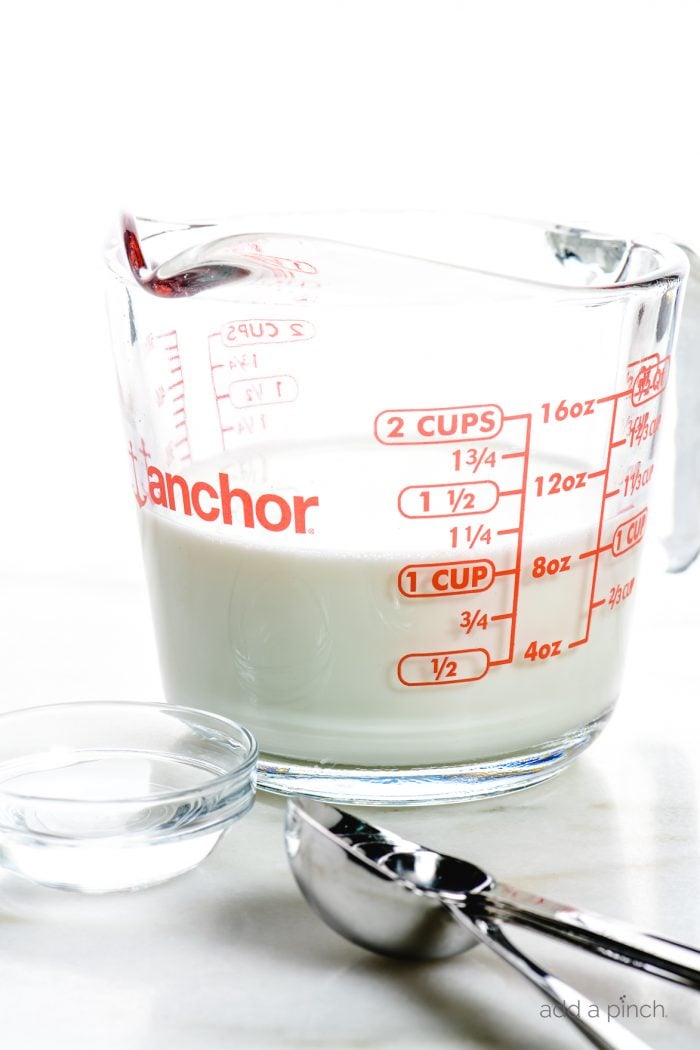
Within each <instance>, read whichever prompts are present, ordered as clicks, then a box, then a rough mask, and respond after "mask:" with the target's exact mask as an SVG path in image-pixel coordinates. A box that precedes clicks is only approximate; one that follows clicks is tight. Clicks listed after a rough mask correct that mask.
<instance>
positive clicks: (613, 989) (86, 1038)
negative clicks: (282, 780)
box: [0, 564, 700, 1050]
mask: <svg viewBox="0 0 700 1050" xmlns="http://www.w3.org/2000/svg"><path fill="white" fill-rule="evenodd" d="M2 584H3V586H2V591H1V593H2V596H3V597H2V602H1V604H0V630H1V631H2V637H3V639H4V641H5V643H6V644H5V645H4V646H3V649H4V653H3V661H4V665H3V672H4V684H5V689H4V691H3V695H2V700H1V701H0V708H1V709H3V710H9V709H10V708H12V707H19V706H28V705H30V704H35V703H39V702H52V701H59V700H65V699H88V698H93V699H109V698H121V699H154V698H157V697H160V696H161V695H162V693H161V687H160V683H159V679H158V672H157V665H156V660H155V652H154V648H153V642H152V638H151V631H150V624H149V619H148V608H147V603H146V597H145V591H144V588H143V587H141V586H138V585H135V584H128V583H122V584H119V583H111V584H110V583H107V582H99V581H94V580H85V581H80V580H79V579H75V578H71V579H70V580H60V579H55V580H51V579H46V578H43V579H38V578H31V577H26V576H25V577H19V576H18V577H16V578H13V577H11V576H6V577H5V578H4V579H3V581H2ZM640 591H641V593H640V594H639V597H638V607H637V610H636V623H635V634H634V641H633V645H632V651H631V652H630V654H629V659H628V664H627V673H626V677H625V687H624V691H623V696H622V698H621V701H620V704H619V707H618V710H617V712H616V715H615V717H614V718H613V720H612V723H611V724H610V726H609V727H608V728H607V729H606V731H605V732H604V734H603V736H602V737H601V739H600V740H599V741H598V742H597V743H596V744H595V745H594V746H593V748H592V749H591V750H590V751H589V752H588V753H586V754H585V755H584V756H582V757H581V758H580V759H578V761H577V762H576V763H574V765H573V766H572V767H571V768H570V769H569V770H567V771H566V772H564V773H563V774H561V775H560V776H559V777H557V778H555V779H554V780H552V781H549V782H548V783H546V784H543V785H540V786H538V787H535V788H530V789H528V790H526V791H523V792H520V793H517V794H514V795H511V796H506V797H503V798H501V799H498V800H488V801H483V802H476V803H467V804H464V805H459V806H447V807H442V808H425V809H413V810H390V811H389V810H383V811H376V810H375V811H373V814H372V819H375V820H377V819H379V822H380V823H383V824H385V825H386V826H388V827H391V828H394V829H396V830H398V831H399V832H402V833H404V834H405V835H407V836H408V837H411V838H414V839H416V840H418V841H422V842H424V843H425V844H426V845H430V846H433V847H435V848H438V849H443V850H446V851H448V852H451V853H457V854H460V855H463V856H466V857H469V858H471V859H473V860H474V861H476V862H477V863H479V864H481V865H482V866H484V867H486V868H488V869H490V870H491V871H493V872H495V873H497V874H498V875H499V876H500V877H502V878H503V879H505V880H507V881H509V882H512V883H513V884H515V885H516V886H519V887H521V888H523V889H529V890H537V891H539V892H541V893H543V894H545V895H548V896H551V897H554V898H555V899H559V900H563V901H566V902H569V903H573V904H577V905H580V906H582V907H588V908H591V909H595V910H597V911H600V912H603V913H608V914H610V915H615V916H618V917H621V918H624V919H627V920H629V921H631V922H636V923H637V924H639V925H641V926H643V927H645V928H647V929H649V930H651V931H654V932H657V933H659V934H662V935H665V936H667V937H670V938H676V939H679V940H684V941H686V942H688V943H691V944H693V943H694V944H697V945H700V906H699V905H698V887H699V885H700V879H699V876H700V817H699V812H700V750H699V748H698V739H699V738H700V737H699V733H700V705H699V704H698V701H699V700H700V671H699V669H698V666H699V665H698V653H699V652H700V564H696V565H695V566H693V568H692V569H691V570H689V571H688V572H687V573H686V574H684V575H681V576H670V575H660V574H656V573H651V572H647V575H646V578H645V580H644V586H643V587H642V588H640ZM283 809H284V806H283V802H282V801H281V800H280V799H277V798H273V797H270V796H265V795H264V794H262V793H261V794H259V796H258V800H257V802H256V805H255V807H254V809H253V811H252V813H251V814H250V815H249V816H248V817H246V818H245V820H244V821H242V822H241V823H240V824H238V825H236V826H235V827H234V828H233V829H232V831H231V832H230V833H229V834H228V835H227V836H226V837H225V839H224V840H223V842H222V843H221V845H220V846H219V847H218V849H217V850H216V851H215V852H214V853H213V854H212V855H211V856H210V857H209V858H208V859H207V860H206V861H205V862H204V863H203V864H202V865H201V866H200V867H199V868H198V869H197V870H195V871H193V872H191V873H189V874H187V875H184V876H182V877H181V878H179V879H176V880H174V881H172V882H170V883H167V884H165V885H162V886H159V887H154V888H152V889H150V890H147V891H144V892H140V893H131V894H128V893H126V894H124V893H122V894H114V895H109V896H103V897H84V896H80V895H77V894H70V893H64V892H61V891H51V890H48V889H43V888H40V887H37V886H34V885H32V884H30V883H27V882H24V881H23V880H21V879H20V878H18V877H16V876H14V875H10V874H7V873H5V874H0V930H1V936H2V953H1V954H0V1002H1V1003H2V1045H3V1047H7V1050H40V1048H41V1050H45V1047H47V1046H51V1048H52V1050H95V1048H96V1047H99V1050H166V1048H167V1050H202V1048H206V1050H224V1048H226V1050H229V1048H231V1047H240V1048H243V1050H247V1048H251V1050H257V1048H261V1050H262V1048H263V1047H265V1048H269V1047H279V1048H297V1047H298V1048H300V1050H302V1048H307V1047H308V1048H328V1050H336V1048H337V1050H341V1048H342V1050H351V1048H363V1050H375V1048H376V1050H390V1048H398V1047H401V1048H402V1050H414V1048H415V1050H418V1048H420V1050H424V1048H426V1047H430V1048H431V1050H448V1048H453V1047H454V1048H457V1047H462V1048H484V1050H485V1048H503V1050H511V1048H512V1050H529V1048H533V1050H535V1048H537V1050H567V1048H568V1047H571V1048H572V1050H573V1048H575V1047H583V1046H585V1045H587V1044H586V1043H585V1040H584V1039H583V1038H582V1036H581V1035H580V1034H579V1033H578V1032H576V1031H575V1030H574V1029H573V1028H572V1027H571V1026H569V1025H568V1023H567V1022H566V1021H565V1020H563V1019H561V1018H556V1017H551V1016H543V1015H546V1014H547V1013H548V1007H547V1006H546V1005H545V1002H544V1000H543V997H542V995H541V994H540V993H538V992H537V991H536V990H535V989H533V988H531V987H530V986H529V985H527V984H526V983H525V982H524V981H523V980H522V979H521V978H519V977H518V976H517V975H515V974H514V973H512V972H511V971H510V970H509V969H508V968H507V967H506V966H505V964H504V963H502V962H501V961H500V960H499V959H497V958H496V957H495V956H492V955H491V953H489V952H488V950H487V949H485V948H478V949H476V950H474V951H473V952H470V953H468V954H465V955H464V956H460V957H458V958H456V959H453V960H451V961H447V962H440V963H431V964H422V965H418V964H401V963H395V962H391V961H389V960H386V959H382V958H380V957H378V956H373V955H371V954H369V953H368V952H365V951H363V950H362V949H360V948H358V947H355V946H354V945H352V944H349V943H347V942H345V941H343V940H342V939H341V938H340V937H338V936H337V935H336V934H334V933H333V932H331V931H330V930H328V929H327V928H325V927H324V926H323V925H322V924H321V922H320V921H319V920H318V919H317V918H316V916H315V915H314V914H313V913H312V912H311V911H310V910H309V909H308V907H307V905H306V904H305V902H304V901H303V899H302V898H301V896H300V894H299V893H298V891H297V889H296V886H295V884H294V882H293V880H292V878H291V875H290V873H289V871H288V868H287V863H286V858H285V853H284V846H283V841H282V817H283ZM513 939H514V940H515V941H516V942H517V943H519V944H521V945H522V946H523V947H525V948H526V949H527V950H529V951H530V952H531V953H532V954H533V955H534V956H535V958H536V959H538V960H539V961H540V962H542V963H543V964H544V965H545V966H547V967H549V968H551V969H552V970H554V971H555V972H556V973H557V974H558V975H559V976H561V977H562V978H564V979H565V980H567V981H568V982H569V983H570V984H573V985H575V986H577V987H579V988H580V990H581V991H582V992H583V993H585V994H586V995H587V996H588V997H589V998H592V999H594V1000H595V1001H597V1003H598V1004H599V1005H600V1007H601V1011H604V1010H606V1009H608V1008H611V1009H612V1010H613V1011H614V1010H617V1012H618V1013H619V1012H620V1008H621V1007H625V1008H628V1009H629V1008H632V1007H634V1006H637V1007H639V1006H646V1007H647V1009H646V1010H644V1011H643V1012H646V1013H650V1012H652V1013H654V1014H655V1016H653V1017H648V1018H642V1017H639V1018H637V1019H634V1017H630V1018H629V1019H628V1020H627V1021H626V1023H627V1024H628V1026H629V1028H630V1029H632V1030H633V1031H634V1032H636V1033H637V1034H638V1035H639V1036H640V1037H641V1038H643V1039H645V1040H646V1041H647V1042H648V1043H649V1044H650V1045H651V1046H654V1047H660V1048H666V1047H668V1048H678V1050H685V1048H687V1050H691V1048H695V1047H697V1045H698V1032H700V995H699V994H698V993H696V992H693V991H691V990H688V989H685V988H681V987H676V986H674V985H671V984H669V983H666V982H663V981H659V980H655V979H653V978H651V977H648V976H645V975H640V974H638V973H636V972H633V971H630V970H628V969H626V968H623V967H620V966H616V965H615V964H613V963H609V962H605V961H601V960H599V959H596V958H593V957H592V956H589V955H586V954H585V953H582V952H580V951H576V950H574V949H572V948H570V947H567V946H562V945H558V944H556V943H555V942H552V941H547V940H546V939H545V938H542V937H539V936H536V935H533V934H525V933H522V932H518V933H517V935H516V936H514V938H513ZM631 1012H632V1014H633V1013H634V1010H633V1009H632V1010H631Z"/></svg>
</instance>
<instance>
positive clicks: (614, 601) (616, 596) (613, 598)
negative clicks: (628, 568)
mask: <svg viewBox="0 0 700 1050" xmlns="http://www.w3.org/2000/svg"><path fill="white" fill-rule="evenodd" d="M633 589H634V576H633V577H632V579H630V580H627V582H626V583H618V584H616V585H615V586H614V587H611V588H610V593H609V595H608V597H607V598H606V599H603V600H602V601H600V602H598V603H597V604H598V605H606V604H607V605H608V606H609V607H610V609H616V608H617V606H618V605H619V604H620V603H621V602H624V601H627V599H628V598H629V596H630V595H631V593H632V591H633Z"/></svg>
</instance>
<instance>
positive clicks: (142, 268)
mask: <svg viewBox="0 0 700 1050" xmlns="http://www.w3.org/2000/svg"><path fill="white" fill-rule="evenodd" d="M122 235H123V241H124V251H125V253H126V258H127V261H128V263H129V268H130V270H131V272H132V274H133V275H134V278H135V279H136V280H137V281H138V283H139V284H140V285H141V287H142V288H143V289H145V291H147V292H150V293H151V294H152V295H158V296H163V297H165V298H168V299H174V298H176V297H180V296H190V295H196V294H197V293H198V292H202V291H204V290H205V289H210V288H216V287H218V286H219V285H221V284H227V283H229V282H230V281H235V280H239V279H240V278H242V277H248V276H249V274H250V271H249V270H247V269H245V268H244V267H242V266H232V265H230V264H228V263H224V262H213V261H212V262H205V263H202V262H194V260H193V265H191V266H186V268H184V269H183V268H182V267H181V266H178V267H177V269H176V272H175V273H168V272H167V271H168V269H169V268H170V267H169V266H168V264H167V263H162V264H160V265H159V266H158V267H156V268H154V269H149V267H148V266H147V265H146V259H145V257H144V253H143V248H142V245H141V241H140V239H139V235H138V231H137V223H136V221H135V220H134V218H133V217H132V216H131V215H123V216H122ZM177 261H178V263H181V261H184V260H181V259H178V260H177Z"/></svg>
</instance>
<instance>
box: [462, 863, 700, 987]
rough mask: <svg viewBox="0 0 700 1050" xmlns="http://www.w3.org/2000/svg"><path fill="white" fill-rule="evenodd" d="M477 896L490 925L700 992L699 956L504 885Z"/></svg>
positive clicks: (479, 909)
mask: <svg viewBox="0 0 700 1050" xmlns="http://www.w3.org/2000/svg"><path fill="white" fill-rule="evenodd" d="M477 896H478V904H476V908H477V912H483V914H484V915H486V916H487V917H489V918H491V919H494V920H497V921H499V922H508V923H513V924H516V925H520V926H527V927H529V928H530V929H533V930H539V931H540V933H546V934H548V935H550V936H552V937H558V938H559V939H560V940H564V941H569V942H570V943H572V944H576V945H578V946H579V947H580V948H584V949H585V950H586V951H589V952H593V953H595V954H596V955H602V956H603V957H604V958H606V959H612V960H613V961H614V962H619V963H622V964H623V965H625V966H633V967H635V968H636V969H638V970H643V971H645V972H646V973H649V974H652V975H653V976H655V977H663V978H664V979H666V980H669V981H674V982H675V983H677V984H684V985H688V986H690V987H693V988H700V951H698V950H697V949H696V948H691V947H690V946H688V945H685V944H679V943H677V942H676V941H670V940H667V939H666V938H664V937H657V936H655V935H654V934H650V933H643V932H642V931H641V930H638V929H637V928H636V927H634V926H630V925H629V924H628V923H625V922H621V921H619V920H618V919H609V918H607V917H606V916H603V915H597V914H595V913H594V912H586V911H582V910H581V909H579V908H571V907H569V906H568V905H566V904H558V903H557V902H556V901H550V900H546V899H545V898H544V897H536V896H534V895H532V894H529V893H523V892H521V891H520V890H516V889H513V888H512V887H511V886H506V885H505V884H503V883H497V884H495V885H494V886H493V888H492V889H491V890H489V891H488V892H485V893H483V894H479V895H477ZM475 903H476V901H475Z"/></svg>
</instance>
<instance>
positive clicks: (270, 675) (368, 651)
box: [140, 440, 643, 766]
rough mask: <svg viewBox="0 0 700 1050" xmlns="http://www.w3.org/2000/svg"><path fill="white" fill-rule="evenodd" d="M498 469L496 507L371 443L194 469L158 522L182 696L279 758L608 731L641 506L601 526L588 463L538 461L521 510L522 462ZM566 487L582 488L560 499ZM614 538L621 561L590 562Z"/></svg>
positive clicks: (454, 751)
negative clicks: (245, 731) (600, 722)
mask: <svg viewBox="0 0 700 1050" xmlns="http://www.w3.org/2000/svg"><path fill="white" fill-rule="evenodd" d="M444 452H445V450H444V448H443V449H442V450H441V455H442V457H443V459H442V460H441V462H444ZM469 454H471V453H468V451H467V450H466V449H465V448H464V446H462V447H461V449H460V448H458V447H455V449H454V451H453V452H452V455H455V456H460V455H465V456H466V455H469ZM494 455H495V459H494V461H493V463H491V464H489V462H487V461H484V463H482V464H481V467H480V471H479V474H478V479H479V482H478V484H480V485H481V486H482V487H481V488H478V487H476V485H477V483H476V482H474V481H473V480H472V482H471V483H469V484H465V485H463V486H462V485H459V484H456V483H455V482H454V481H452V480H450V482H449V483H448V482H445V484H442V483H440V484H430V485H428V484H427V482H426V484H425V485H422V486H421V484H420V483H419V484H416V481H417V480H418V481H419V482H420V479H421V477H425V478H426V479H435V477H436V473H435V466H434V463H435V458H434V456H435V453H434V451H433V450H431V449H429V448H411V449H397V448H390V449H385V448H381V447H377V445H376V444H371V443H370V442H364V441H359V440H358V441H336V442H329V443H326V444H323V445H321V444H317V443H313V442H308V443H303V442H298V443H297V444H293V443H291V442H285V443H284V444H282V443H280V444H274V443H269V444H264V445H259V446H257V447H251V448H250V449H248V450H247V451H245V452H238V453H237V454H235V455H234V454H231V453H226V454H223V455H222V456H221V457H218V458H214V459H211V460H208V461H205V462H198V463H196V464H193V465H192V466H191V467H188V468H187V469H184V470H183V469H182V468H178V473H179V475H180V478H181V482H176V483H173V484H171V490H172V491H171V493H170V495H171V500H170V502H171V503H172V504H173V506H172V507H171V506H170V505H169V504H168V498H167V495H166V493H165V491H163V492H159V491H158V490H156V496H157V497H158V498H160V501H161V503H162V504H163V505H158V504H157V503H156V504H154V503H153V501H149V502H148V503H147V504H146V505H145V506H144V508H143V510H142V513H141V514H140V522H141V530H142V540H143V549H144V556H145V564H146V569H147V576H148V583H149V588H150V594H151V602H152V607H153V613H154V620H155V625H156V634H157V640H158V647H159V653H160V661H161V666H162V672H163V677H164V682H165V688H166V693H167V696H168V699H169V700H171V701H173V702H176V703H181V704H188V705H192V706H196V707H202V708H206V709H209V710H212V711H217V712H220V713H222V714H225V715H228V716H230V717H233V718H235V719H236V720H237V721H239V722H243V723H245V724H246V725H248V726H249V727H250V728H251V729H252V730H253V732H254V733H255V734H256V736H257V737H258V739H259V741H260V744H261V749H262V750H263V751H265V752H267V753H268V754H279V755H282V756H287V757H291V758H294V757H299V758H303V759H307V760H317V761H323V762H331V763H341V764H348V765H357V764H361V765H372V764H376V765H382V766H401V765H403V766H406V765H409V766H410V765H411V764H414V763H415V764H417V765H421V766H426V765H430V764H431V763H434V764H444V763H461V762H468V761H478V760H480V759H486V758H494V757H498V756H500V755H506V754H513V753H518V752H526V751H527V750H528V749H530V750H531V749H533V748H535V747H538V746H539V745H541V744H543V743H545V742H547V741H553V740H557V739H559V738H562V737H564V736H565V735H566V734H567V733H569V732H572V731H574V730H577V729H579V728H580V727H582V726H584V725H586V724H588V723H591V722H594V721H595V720H597V719H599V718H601V716H604V715H605V714H606V712H607V711H608V710H609V709H610V707H611V706H612V704H613V703H614V701H615V699H616V697H617V694H618V691H619V682H620V674H621V660H620V652H621V651H622V648H623V640H624V635H625V633H626V631H627V627H628V621H629V612H630V606H631V602H630V600H629V599H630V596H631V595H632V593H633V590H634V583H635V578H636V572H637V555H638V551H639V547H638V546H637V543H636V540H635V539H634V535H633V533H634V529H635V526H634V520H633V519H634V518H635V514H637V510H635V508H633V507H631V505H630V504H629V503H628V504H625V501H624V493H623V494H622V495H621V496H620V497H618V498H617V499H616V501H615V504H614V506H610V507H609V508H607V514H608V515H609V516H608V517H606V519H605V521H604V522H603V520H602V517H601V512H600V508H601V491H602V490H601V488H600V485H598V484H596V482H595V480H590V479H588V477H587V476H586V484H585V485H581V487H580V491H571V490H572V489H575V485H576V481H575V479H576V478H581V477H582V476H583V474H584V472H585V471H586V468H585V466H583V465H581V464H577V463H572V461H562V462H557V461H555V460H553V459H551V458H546V459H545V458H540V459H538V458H537V457H535V456H531V458H530V462H529V467H528V470H527V486H526V491H525V495H524V501H523V496H522V480H523V461H522V458H518V454H517V453H514V452H513V451H512V450H509V449H508V448H507V447H504V448H501V449H497V450H496V451H495V453H494ZM509 457H510V458H509ZM455 462H456V463H457V461H455ZM458 465H459V464H458ZM490 466H491V468H492V474H493V476H494V477H497V478H498V484H499V487H500V496H499V499H498V501H497V504H498V505H497V506H495V507H494V506H491V503H492V490H491V489H490V488H489V467H490ZM468 476H469V475H467V477H468ZM557 476H558V477H559V478H560V479H563V478H566V479H574V480H573V481H572V482H571V485H570V486H569V490H568V491H566V493H562V498H561V500H559V501H557V498H556V497H557V492H556V482H553V481H552V479H553V478H554V479H556V477H557ZM472 477H473V476H472ZM163 479H164V487H165V483H166V479H165V474H163ZM538 479H539V480H538ZM493 484H494V483H493V482H491V485H492V486H493ZM470 485H471V487H470ZM195 486H198V487H197V488H195ZM537 486H539V488H540V489H543V488H548V489H551V488H552V486H554V487H555V491H554V492H553V493H548V495H549V496H550V498H548V499H538V498H537V496H538V493H537ZM519 487H520V492H521V495H518V488H519ZM235 488H238V490H240V491H242V492H244V493H247V494H248V495H249V497H250V500H249V502H246V501H245V499H244V497H243V496H231V492H232V490H234V489H235ZM266 493H267V494H269V493H275V494H276V497H275V499H273V500H266V498H265V494H266ZM188 501H189V504H190V509H189V513H188V510H187V503H188ZM195 503H196V508H195V506H194V504H195ZM224 504H226V511H227V513H226V514H225V513H224ZM285 507H286V508H287V509H286V510H285ZM445 508H447V509H448V510H451V513H450V514H448V515H446V514H445V513H444V511H445ZM175 509H176V510H178V511H182V510H183V509H184V512H185V513H184V515H176V513H175V512H174V510H175ZM432 511H435V516H432V515H431V512H432ZM246 515H248V516H249V517H250V520H251V522H252V515H258V516H259V515H262V516H263V518H264V521H263V527H259V526H260V521H259V520H256V521H255V522H254V523H253V527H251V524H250V522H249V524H248V525H246ZM224 517H228V520H227V521H224V520H223V519H224ZM638 520H640V521H641V519H638ZM628 521H633V524H632V525H627V524H626V523H627V522H628ZM621 526H624V529H623V531H620V527H621ZM599 528H600V529H601V535H600V542H601V544H605V543H606V542H610V543H611V544H613V546H614V545H615V544H616V545H617V548H618V552H617V554H616V555H615V556H613V555H612V550H609V551H608V552H607V557H603V556H601V557H600V558H597V559H596V558H595V557H593V556H591V554H590V552H591V551H592V550H593V549H594V548H595V547H596V545H597V543H598V541H599V536H598V529H599ZM641 528H643V522H642V525H641V526H640V527H639V528H638V529H637V531H640V530H641ZM623 532H624V535H625V537H628V538H626V539H625V540H624V542H623V541H622V540H620V539H619V537H620V536H622V535H623ZM587 552H588V553H587ZM596 562H597V567H596ZM594 606H595V607H594Z"/></svg>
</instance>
